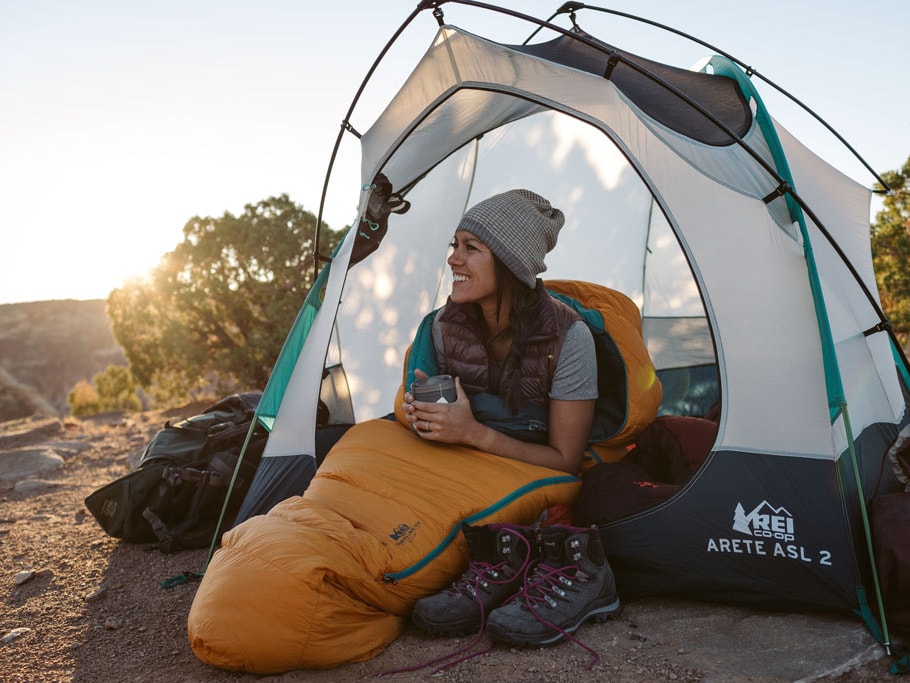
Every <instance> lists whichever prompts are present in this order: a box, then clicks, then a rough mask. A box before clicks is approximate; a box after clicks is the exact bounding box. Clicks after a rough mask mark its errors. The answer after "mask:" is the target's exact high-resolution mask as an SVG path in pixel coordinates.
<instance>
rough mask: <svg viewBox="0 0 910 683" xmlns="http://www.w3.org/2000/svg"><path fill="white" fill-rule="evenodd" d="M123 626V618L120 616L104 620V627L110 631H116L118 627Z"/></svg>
mask: <svg viewBox="0 0 910 683" xmlns="http://www.w3.org/2000/svg"><path fill="white" fill-rule="evenodd" d="M122 627H123V619H120V618H118V617H108V618H107V619H105V620H104V628H106V629H107V630H108V631H116V630H117V629H118V628H122Z"/></svg>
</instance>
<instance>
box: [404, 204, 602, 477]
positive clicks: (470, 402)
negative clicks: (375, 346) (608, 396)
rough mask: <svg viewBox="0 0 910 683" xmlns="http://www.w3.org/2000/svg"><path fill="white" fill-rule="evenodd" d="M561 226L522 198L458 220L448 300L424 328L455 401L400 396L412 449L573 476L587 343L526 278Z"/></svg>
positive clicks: (587, 422)
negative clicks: (442, 448) (420, 444)
mask: <svg viewBox="0 0 910 683" xmlns="http://www.w3.org/2000/svg"><path fill="white" fill-rule="evenodd" d="M564 221H565V219H564V216H563V214H562V212H561V211H559V209H555V208H553V207H552V206H550V203H549V202H548V201H547V200H546V199H544V198H543V197H541V196H540V195H538V194H536V193H534V192H531V191H529V190H523V189H518V190H509V191H508V192H504V193H502V194H498V195H495V196H492V197H490V198H488V199H486V200H484V201H482V202H480V203H479V204H477V205H475V206H474V207H472V208H471V209H469V210H468V211H467V213H465V215H464V217H463V218H462V220H461V222H460V223H459V225H458V227H457V229H456V231H455V237H454V239H453V240H452V245H451V248H452V252H451V254H450V256H449V258H448V264H449V266H450V267H451V269H452V280H453V284H452V293H451V296H450V297H449V299H448V301H447V302H446V305H445V307H444V308H443V309H442V310H440V311H439V312H438V313H437V314H436V315H435V317H434V319H433V323H432V325H433V327H432V333H433V346H434V349H435V356H436V362H437V366H438V368H437V370H438V371H440V372H446V373H448V374H452V375H454V376H455V386H456V391H457V396H458V398H457V400H456V401H455V402H454V403H450V404H445V403H428V402H424V401H416V400H414V397H413V396H412V395H411V394H410V393H407V394H405V397H404V399H405V401H404V405H403V406H402V407H403V410H404V411H405V414H406V415H407V418H408V420H409V421H410V422H411V424H412V426H413V427H414V429H415V431H416V432H417V433H418V434H419V435H420V436H421V437H422V438H424V439H427V440H431V441H438V442H444V443H458V444H462V445H465V446H470V447H473V448H476V449H477V450H480V451H483V452H486V453H492V454H495V455H498V456H502V457H505V458H513V459H516V460H521V461H524V462H527V463H530V464H533V465H541V466H544V467H549V468H551V469H556V470H562V471H564V472H568V473H570V474H575V473H577V472H578V470H579V467H580V465H581V461H582V456H583V453H584V450H585V447H586V445H587V441H588V435H589V432H590V429H591V424H592V420H593V417H594V402H595V399H596V398H597V372H596V356H595V351H594V341H593V338H592V336H591V333H590V331H589V330H588V327H587V325H585V323H584V322H582V321H581V319H580V318H579V317H578V315H577V314H575V313H574V312H573V311H572V310H571V309H569V307H567V306H565V305H564V304H562V303H560V302H558V301H556V300H554V299H553V298H552V297H550V296H549V294H548V293H547V292H546V290H545V289H544V287H543V284H542V283H541V282H540V280H538V279H537V275H538V274H539V273H541V272H543V271H544V270H545V269H546V265H545V264H544V256H545V255H546V254H547V253H548V252H549V251H550V250H552V249H553V247H554V246H555V244H556V238H557V235H558V234H559V231H560V229H561V228H562V226H563V223H564ZM416 376H417V377H418V378H421V377H425V376H426V372H424V371H423V370H422V369H418V370H417V371H416ZM491 406H492V407H491ZM472 408H473V409H472ZM503 424H508V425H509V426H508V427H504V426H502V425H503ZM516 425H517V428H516Z"/></svg>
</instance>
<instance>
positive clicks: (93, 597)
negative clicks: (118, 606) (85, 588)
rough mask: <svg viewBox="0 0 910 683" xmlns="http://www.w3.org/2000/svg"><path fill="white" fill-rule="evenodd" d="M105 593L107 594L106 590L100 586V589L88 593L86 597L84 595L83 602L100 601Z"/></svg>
mask: <svg viewBox="0 0 910 683" xmlns="http://www.w3.org/2000/svg"><path fill="white" fill-rule="evenodd" d="M105 593H107V588H105V587H104V586H102V587H101V588H99V589H98V590H95V591H92V592H91V593H89V594H88V595H86V596H85V601H86V602H97V601H98V600H100V599H101V598H103V597H104V594H105Z"/></svg>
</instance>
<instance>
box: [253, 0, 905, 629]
mask: <svg viewBox="0 0 910 683" xmlns="http://www.w3.org/2000/svg"><path fill="white" fill-rule="evenodd" d="M446 4H451V5H453V6H457V5H459V4H471V3H459V2H457V1H453V2H452V3H442V2H424V3H421V5H419V6H418V8H417V9H416V10H415V12H414V13H413V14H412V15H411V16H410V17H409V18H408V20H407V21H406V22H405V26H407V25H408V24H409V23H410V21H411V20H412V19H413V17H414V16H415V15H416V14H417V13H419V12H422V11H426V10H430V9H433V10H434V12H435V14H436V16H437V17H438V21H439V28H438V31H437V33H436V35H435V36H434V38H433V40H432V41H431V44H430V47H429V48H428V50H427V51H426V53H425V54H424V55H423V57H422V58H421V59H420V60H419V62H418V63H417V65H416V66H415V67H414V69H413V70H412V72H411V73H410V74H409V75H408V76H407V78H406V79H403V85H402V87H401V89H400V90H399V91H398V93H397V94H396V95H395V96H394V97H393V98H392V100H391V101H390V102H389V104H388V106H387V107H386V108H385V110H384V111H383V112H382V113H381V114H380V115H379V117H378V118H377V120H376V121H375V122H374V123H373V125H372V126H371V127H370V128H369V129H368V130H366V131H365V132H364V133H363V135H362V136H360V144H361V150H362V162H361V178H362V183H363V185H364V187H367V188H368V187H369V185H370V183H371V181H372V179H373V178H375V177H376V175H377V174H378V173H383V174H384V175H386V176H387V177H388V178H389V179H390V180H391V182H392V184H393V186H394V188H395V190H396V191H397V192H401V193H402V194H404V195H405V196H406V197H407V199H408V201H409V202H410V203H411V210H410V211H409V212H408V213H407V214H405V215H401V216H393V217H392V218H391V219H390V223H389V230H388V233H387V234H386V235H385V236H384V238H383V240H382V242H381V244H380V245H379V247H378V249H377V250H376V251H375V252H374V253H373V254H371V255H370V256H369V257H368V258H367V259H365V260H364V261H361V262H359V263H357V264H356V265H354V266H351V267H349V260H350V256H351V252H352V248H353V246H354V242H355V239H356V236H357V230H351V231H350V233H349V234H348V235H347V237H346V238H345V240H344V241H343V242H342V244H341V245H340V246H339V248H338V250H337V251H336V253H334V254H333V255H332V256H331V259H330V262H329V263H327V264H326V265H325V266H323V268H322V271H321V272H320V274H319V278H318V280H317V282H316V284H315V285H314V287H313V290H312V291H311V294H310V296H309V297H308V299H307V301H306V303H305V304H304V306H303V309H302V310H301V313H300V316H299V317H298V320H297V322H296V324H295V326H294V328H293V329H292V331H291V333H290V335H289V337H288V342H287V343H286V346H285V348H284V350H283V351H282V354H281V357H280V358H279V361H278V363H277V365H276V368H275V371H274V373H273V375H272V378H271V380H270V382H269V385H268V387H267V388H266V391H265V394H264V396H263V399H262V401H261V403H260V406H259V412H258V418H259V421H260V422H261V423H263V424H264V425H265V426H266V427H268V428H269V429H270V437H269V440H268V443H267V445H266V449H265V452H264V454H263V459H262V464H261V465H260V471H259V472H258V473H257V478H256V480H255V481H254V483H253V486H252V487H251V490H250V493H249V494H248V496H247V501H245V504H244V508H245V510H241V513H240V514H239V515H238V519H242V518H243V517H244V516H249V515H250V514H254V513H255V512H257V511H259V510H261V509H262V508H263V507H265V508H267V507H268V506H269V505H270V503H271V502H274V501H276V500H280V499H282V498H283V497H285V496H287V495H290V494H292V493H299V492H300V491H294V490H292V488H293V485H292V484H290V482H300V481H305V480H306V478H307V477H308V476H309V475H311V474H312V472H313V471H314V470H315V457H316V454H317V451H318V450H319V449H318V447H317V446H318V444H317V440H318V438H319V430H317V429H316V424H317V412H318V409H319V402H320V399H322V400H323V402H324V404H327V405H328V407H329V409H330V418H329V422H330V423H332V422H339V423H348V422H358V423H359V422H362V421H364V420H368V419H370V418H374V417H379V416H382V415H384V414H386V413H388V412H389V411H390V410H391V409H392V407H393V405H394V398H395V391H396V389H397V388H398V386H399V384H400V381H401V368H402V365H403V361H404V353H405V350H406V348H407V344H408V342H409V341H410V340H411V339H412V338H413V334H414V331H415V330H416V328H417V326H418V324H419V322H420V320H421V319H422V318H423V316H424V315H425V314H426V313H427V312H429V311H430V310H433V309H434V308H437V307H438V306H440V305H441V304H442V303H444V301H445V296H446V293H447V292H448V289H449V288H448V285H449V284H450V282H449V278H450V273H449V272H448V269H447V268H446V264H445V255H446V249H447V245H448V243H449V240H450V238H451V234H452V231H453V229H454V226H455V225H456V224H457V223H458V220H459V218H460V216H461V214H462V213H463V212H464V210H465V209H466V208H467V207H469V206H471V205H473V204H474V203H476V202H477V201H479V200H481V199H483V198H485V197H487V196H489V195H491V194H494V193H495V192H499V191H503V190H505V189H509V188H511V187H529V188H530V189H533V190H535V191H538V192H540V193H541V194H543V195H544V196H546V197H547V198H548V199H550V201H551V202H552V203H553V204H554V205H555V206H559V207H560V208H562V209H563V211H564V212H565V214H566V217H567V222H566V226H565V228H564V229H563V232H562V234H561V235H560V241H559V243H558V245H557V247H556V249H555V250H554V251H553V252H552V253H551V254H550V255H549V257H548V261H547V263H548V270H547V272H546V274H545V275H546V277H547V278H562V279H571V280H582V281H586V282H593V283H597V284H602V285H605V286H607V287H610V288H611V289H614V290H618V291H620V292H623V293H625V294H626V295H628V296H629V297H631V298H632V300H633V301H635V302H636V303H637V304H638V306H639V308H640V310H641V315H642V323H643V331H644V337H645V340H646V342H647V345H648V349H649V352H650V354H651V358H652V359H653V361H654V363H655V366H656V368H657V370H658V373H659V374H660V376H661V379H662V380H663V381H664V382H665V385H666V386H667V387H673V388H675V389H677V390H675V391H672V392H667V396H666V397H665V401H664V405H663V406H662V411H663V412H666V413H673V414H693V415H698V414H703V413H704V411H705V410H706V409H707V407H709V406H710V405H712V404H714V403H715V402H716V403H717V404H718V405H719V412H720V418H719V425H718V432H717V436H716V439H715V442H714V445H713V447H712V448H711V452H710V454H709V455H708V457H707V458H706V459H705V462H704V464H703V465H702V467H701V468H700V469H699V471H698V472H697V474H696V475H695V476H694V477H693V478H692V480H691V481H690V482H689V483H688V484H687V485H686V486H685V487H683V489H682V490H681V491H680V492H679V493H678V494H677V495H675V496H674V497H672V498H671V499H669V500H667V501H666V502H664V503H662V504H661V505H658V506H656V507H654V508H651V509H649V510H647V511H645V512H643V513H641V514H638V515H633V516H631V517H629V518H627V519H622V520H619V521H615V522H611V523H608V524H604V525H603V526H602V528H601V532H602V536H603V539H604V542H605V546H606V549H607V553H608V556H609V557H610V561H611V563H612V565H613V567H614V570H615V572H616V574H617V581H618V584H619V586H620V588H621V590H622V591H623V593H624V594H627V595H633V594H638V595H647V594H652V595H653V594H662V593H677V594H680V595H683V596H686V597H690V598H696V599H707V600H718V601H723V602H737V603H743V604H753V605H762V606H768V607H775V608H791V609H803V608H812V609H819V608H821V609H834V610H858V611H861V612H863V614H864V615H865V617H866V619H867V622H868V623H870V626H873V627H874V622H875V621H876V620H877V619H880V617H881V607H880V605H878V606H876V605H875V602H876V600H875V598H877V596H876V593H877V590H876V580H875V572H874V566H873V565H874V561H873V557H872V553H871V550H870V548H871V545H870V541H869V529H868V519H867V514H866V508H865V506H866V502H867V501H868V500H869V499H870V498H871V497H872V496H873V495H875V494H878V493H882V492H888V491H891V490H895V487H896V482H895V481H892V480H890V479H889V476H888V474H889V473H888V470H887V467H885V468H883V466H882V465H883V459H884V458H885V454H886V451H887V449H888V446H889V444H890V443H891V442H892V441H893V440H894V438H895V437H896V436H897V434H898V431H899V430H900V428H901V426H902V425H904V424H906V422H907V420H908V415H907V386H908V383H910V382H908V374H907V364H906V359H904V358H903V356H902V354H901V352H900V349H899V347H898V346H897V344H896V343H895V341H894V339H893V337H892V336H891V335H890V333H889V330H888V326H887V324H886V321H885V320H884V316H883V314H882V312H881V308H880V303H879V300H878V293H877V288H876V284H875V278H874V273H873V270H872V259H871V253H870V247H869V203H870V197H871V192H870V191H869V190H868V189H866V188H864V187H862V186H861V185H859V184H858V183H856V182H854V181H852V180H850V179H849V178H847V177H846V176H844V175H843V174H842V173H840V172H839V171H838V170H837V169H835V168H833V167H832V166H830V165H829V164H827V163H826V162H825V161H823V160H822V159H820V158H819V157H818V156H816V155H815V154H814V153H813V152H812V151H811V150H809V149H808V148H807V147H805V146H804V145H803V144H802V143H801V142H800V141H799V140H797V139H796V138H795V137H794V136H792V135H791V134H790V133H789V132H788V131H787V130H786V129H784V128H783V127H782V126H781V125H780V124H779V123H777V122H776V121H775V120H774V118H773V117H772V116H771V115H770V113H769V112H768V111H767V109H766V108H765V106H764V104H763V102H762V99H761V97H760V96H759V94H758V91H757V89H756V88H755V86H754V85H753V83H752V81H751V80H750V78H749V76H748V75H747V74H746V72H745V71H744V70H743V69H741V68H740V66H739V65H738V64H737V63H736V62H735V61H734V60H733V59H731V58H729V57H726V56H714V57H712V58H710V59H709V60H706V62H705V63H704V66H703V69H702V70H700V71H689V70H684V69H679V68H676V67H670V66H667V65H663V64H658V63H656V62H653V61H650V60H647V59H644V58H641V57H637V56H635V55H631V54H628V53H624V52H622V51H621V50H619V49H617V48H614V47H612V46H611V45H609V44H607V43H604V42H601V41H599V40H597V39H595V38H593V37H592V36H590V35H588V34H587V33H585V32H583V31H582V30H581V29H580V28H578V27H577V26H575V16H574V10H580V9H582V8H583V6H581V5H574V4H572V3H569V4H568V5H567V6H565V8H564V9H565V11H564V12H562V13H568V14H571V16H572V24H573V25H572V26H571V27H570V28H568V29H565V28H561V27H558V26H555V25H553V24H550V23H548V22H541V21H539V20H535V19H532V18H529V17H521V18H523V19H525V20H528V21H530V22H532V25H533V26H535V27H536V26H538V25H545V26H546V28H547V30H548V32H550V33H551V34H552V36H555V37H552V38H550V39H548V40H544V41H542V42H538V43H535V44H533V45H521V46H516V45H504V44H500V43H496V42H493V41H490V40H486V39H484V38H482V37H479V36H477V35H474V34H472V33H469V32H467V31H464V30H462V29H460V28H458V27H456V26H453V25H450V24H447V23H445V21H444V16H443V13H442V11H441V6H442V5H446ZM511 14H513V15H516V16H517V13H511ZM403 28H404V26H403ZM396 35H397V34H396ZM371 71H372V70H371ZM355 104H356V100H355ZM352 110H353V105H352ZM349 119H350V112H349V114H348V120H349ZM348 132H356V131H353V130H352V128H351V127H350V126H349V127H348V128H347V130H346V131H342V132H341V133H340V134H339V140H340V139H341V136H342V135H346V134H347V133H348ZM368 200H369V192H368V191H367V192H363V193H362V197H361V203H360V213H361V215H363V214H364V212H365V211H366V206H367V203H368ZM434 255H435V256H434ZM294 472H300V473H301V474H299V475H293V476H292V474H290V473H294ZM882 472H884V476H882V474H881V473H882ZM289 486H291V488H290V489H289V488H288V487H289ZM266 502H268V505H267V504H266ZM867 596H872V597H873V599H872V600H871V602H872V605H873V606H872V608H871V611H870V607H869V600H867ZM881 621H883V619H881ZM881 625H882V626H884V624H881ZM886 634H887V630H886V628H885V631H884V634H883V637H885V638H886Z"/></svg>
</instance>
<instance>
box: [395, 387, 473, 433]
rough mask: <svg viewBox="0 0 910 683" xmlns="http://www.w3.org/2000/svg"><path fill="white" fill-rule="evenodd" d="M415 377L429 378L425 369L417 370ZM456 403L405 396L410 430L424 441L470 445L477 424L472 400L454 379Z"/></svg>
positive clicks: (408, 393)
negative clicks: (469, 435) (418, 399)
mask: <svg viewBox="0 0 910 683" xmlns="http://www.w3.org/2000/svg"><path fill="white" fill-rule="evenodd" d="M414 376H415V377H416V378H417V379H418V380H420V379H426V377H427V374H426V373H425V372H423V370H415V371H414ZM455 395H456V399H455V402H454V403H430V402H428V401H415V400H414V396H413V395H412V394H411V392H407V393H405V395H404V405H403V406H402V408H403V410H404V413H405V415H406V416H407V418H408V421H409V422H410V423H411V428H412V429H413V430H414V431H415V432H416V433H417V434H418V435H419V436H420V437H422V438H424V439H427V440H429V441H441V442H442V443H469V442H470V440H469V439H467V438H466V436H467V435H468V434H469V433H470V432H471V430H472V429H474V428H475V426H476V425H477V424H478V422H477V421H476V420H475V419H474V413H473V412H472V411H471V401H470V399H468V395H467V394H466V393H465V391H464V389H462V388H461V380H459V378H458V377H456V378H455Z"/></svg>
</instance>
